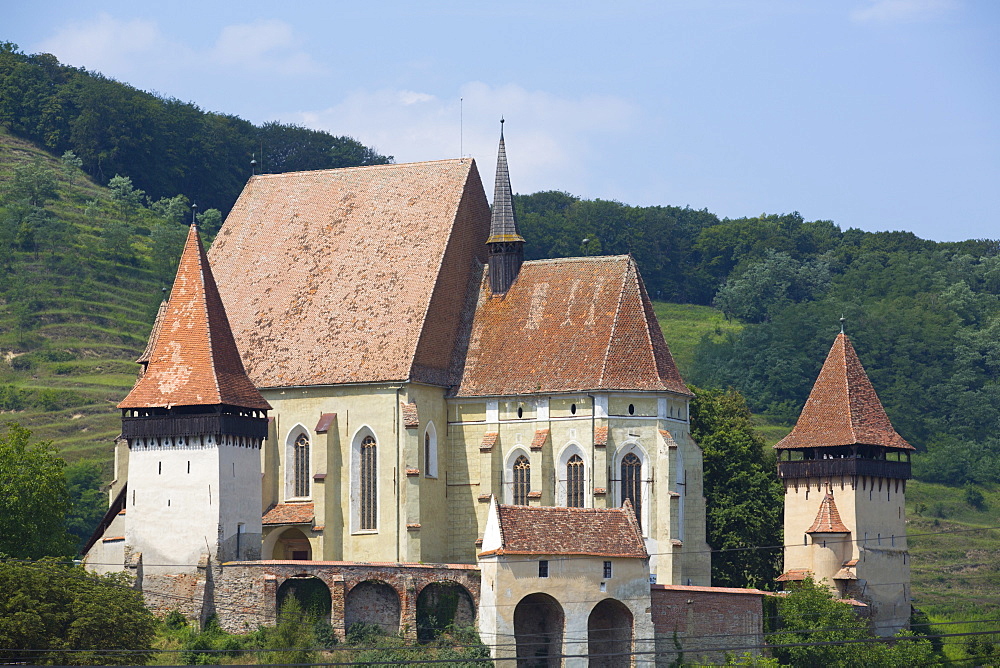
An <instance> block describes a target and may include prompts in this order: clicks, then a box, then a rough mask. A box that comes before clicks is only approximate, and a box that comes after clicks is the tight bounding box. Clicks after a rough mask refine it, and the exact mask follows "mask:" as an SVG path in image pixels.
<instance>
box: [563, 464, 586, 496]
mask: <svg viewBox="0 0 1000 668" xmlns="http://www.w3.org/2000/svg"><path fill="white" fill-rule="evenodd" d="M583 493H584V476H583V459H581V458H580V455H573V456H572V457H570V458H569V462H567V463H566V505H567V506H569V507H570V508H583Z"/></svg>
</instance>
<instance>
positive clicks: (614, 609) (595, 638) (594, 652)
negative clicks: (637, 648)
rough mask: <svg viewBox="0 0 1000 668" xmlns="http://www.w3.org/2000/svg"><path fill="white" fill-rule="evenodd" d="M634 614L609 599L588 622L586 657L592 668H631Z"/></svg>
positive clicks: (599, 605) (591, 613) (592, 612)
mask: <svg viewBox="0 0 1000 668" xmlns="http://www.w3.org/2000/svg"><path fill="white" fill-rule="evenodd" d="M631 652H632V611H631V610H629V609H628V607H626V606H625V604H624V603H622V602H621V601H617V600H615V599H613V598H606V599H604V600H603V601H601V602H600V603H598V604H597V605H595V606H594V609H593V610H591V611H590V617H589V618H588V619H587V654H588V655H589V656H590V665H591V666H595V667H597V666H600V667H602V668H619V667H621V668H628V666H630V665H631V664H632V656H631Z"/></svg>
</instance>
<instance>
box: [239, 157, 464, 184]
mask: <svg viewBox="0 0 1000 668" xmlns="http://www.w3.org/2000/svg"><path fill="white" fill-rule="evenodd" d="M466 161H469V162H475V161H476V159H475V158H444V159H442V160H418V161H416V162H388V163H386V164H384V165H355V166H353V167H329V168H327V169H300V170H299V171H296V172H280V173H278V174H255V175H254V176H252V177H250V180H257V179H259V180H272V179H280V178H285V177H290V176H298V175H300V174H316V173H322V172H344V171H361V170H367V169H372V170H375V169H400V168H404V167H416V166H417V165H432V164H437V163H449V162H455V163H459V164H461V163H464V162H466Z"/></svg>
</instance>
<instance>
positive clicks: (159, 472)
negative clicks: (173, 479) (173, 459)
mask: <svg viewBox="0 0 1000 668" xmlns="http://www.w3.org/2000/svg"><path fill="white" fill-rule="evenodd" d="M156 473H157V475H162V474H163V462H157V463H156Z"/></svg>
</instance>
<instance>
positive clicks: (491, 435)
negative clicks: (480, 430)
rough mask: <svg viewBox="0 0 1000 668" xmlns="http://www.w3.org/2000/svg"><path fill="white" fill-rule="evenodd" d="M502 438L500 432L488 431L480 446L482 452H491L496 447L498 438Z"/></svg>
mask: <svg viewBox="0 0 1000 668" xmlns="http://www.w3.org/2000/svg"><path fill="white" fill-rule="evenodd" d="M498 436H500V432H496V431H488V432H486V433H485V434H483V442H482V443H480V444H479V451H480V452H489V451H490V450H492V449H493V446H494V445H496V442H497V437H498Z"/></svg>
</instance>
